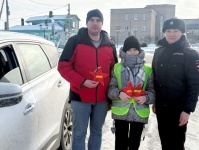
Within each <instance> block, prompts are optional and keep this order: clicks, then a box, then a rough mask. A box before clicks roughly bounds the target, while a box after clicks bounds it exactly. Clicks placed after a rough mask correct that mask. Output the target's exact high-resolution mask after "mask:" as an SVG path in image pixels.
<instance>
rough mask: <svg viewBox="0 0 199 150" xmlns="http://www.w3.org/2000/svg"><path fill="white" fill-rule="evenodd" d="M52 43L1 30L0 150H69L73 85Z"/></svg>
mask: <svg viewBox="0 0 199 150" xmlns="http://www.w3.org/2000/svg"><path fill="white" fill-rule="evenodd" d="M58 59H59V53H58V51H57V48H56V47H55V45H54V43H52V42H50V41H47V40H45V39H44V38H41V37H38V36H33V35H29V34H22V33H14V32H5V31H0V149H1V150H42V149H43V150H47V149H51V150H56V149H58V148H60V149H63V150H71V138H72V110H71V107H70V105H69V104H68V93H69V83H68V82H66V81H65V80H64V79H63V78H62V77H61V76H60V74H59V73H58V71H57V61H58Z"/></svg>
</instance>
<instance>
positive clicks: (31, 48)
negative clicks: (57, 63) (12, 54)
mask: <svg viewBox="0 0 199 150" xmlns="http://www.w3.org/2000/svg"><path fill="white" fill-rule="evenodd" d="M17 45H18V48H19V52H20V54H21V55H22V57H23V60H24V62H25V64H26V68H27V71H28V75H29V78H30V80H31V79H34V78H36V77H37V76H39V75H41V74H43V73H45V72H47V71H48V70H50V69H51V66H50V63H49V60H48V58H47V56H46V54H45V53H44V51H43V50H42V48H41V47H40V45H36V44H17Z"/></svg>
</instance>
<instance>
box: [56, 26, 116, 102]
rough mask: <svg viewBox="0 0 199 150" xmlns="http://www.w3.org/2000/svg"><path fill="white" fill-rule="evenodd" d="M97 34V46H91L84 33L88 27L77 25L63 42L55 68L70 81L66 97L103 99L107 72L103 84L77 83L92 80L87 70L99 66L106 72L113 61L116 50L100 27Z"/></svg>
mask: <svg viewBox="0 0 199 150" xmlns="http://www.w3.org/2000/svg"><path fill="white" fill-rule="evenodd" d="M101 37H102V41H101V43H100V46H99V47H98V48H95V47H94V46H93V44H92V42H91V40H90V38H89V36H88V30H87V29H86V28H81V29H80V30H79V32H78V34H77V35H75V36H73V37H71V38H70V39H69V40H68V42H67V43H66V45H65V48H64V50H63V53H62V55H61V57H60V60H59V63H58V71H59V72H60V74H61V76H62V77H63V78H64V79H66V80H67V81H68V82H70V97H69V98H70V100H77V101H82V102H94V103H96V102H103V101H106V100H107V89H108V85H109V81H110V76H108V77H106V78H105V79H104V86H103V85H101V84H100V83H99V84H98V86H97V87H96V88H87V87H84V86H81V85H82V83H83V82H84V81H85V80H86V79H89V80H93V76H92V75H91V74H90V73H89V72H94V71H95V70H96V68H97V67H101V68H102V72H103V73H107V74H109V75H110V71H111V69H112V67H113V66H114V64H115V63H116V62H117V56H116V50H115V48H113V45H112V43H111V42H110V40H109V38H108V36H107V33H106V32H105V31H102V32H101Z"/></svg>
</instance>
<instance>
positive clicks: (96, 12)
mask: <svg viewBox="0 0 199 150" xmlns="http://www.w3.org/2000/svg"><path fill="white" fill-rule="evenodd" d="M92 17H99V18H100V20H101V21H102V23H103V21H104V18H103V15H102V13H101V11H100V10H99V9H93V10H90V11H89V12H88V13H87V17H86V24H87V23H88V21H89V20H90V19H91V18H92Z"/></svg>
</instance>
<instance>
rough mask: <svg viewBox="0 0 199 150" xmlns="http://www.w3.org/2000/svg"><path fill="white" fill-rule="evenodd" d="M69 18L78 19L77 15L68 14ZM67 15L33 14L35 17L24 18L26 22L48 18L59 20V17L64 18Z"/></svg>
mask: <svg viewBox="0 0 199 150" xmlns="http://www.w3.org/2000/svg"><path fill="white" fill-rule="evenodd" d="M70 16H71V18H74V17H76V18H77V19H79V18H78V17H77V15H70ZM66 18H67V15H53V17H51V18H49V16H48V15H47V16H35V17H30V18H28V19H27V20H26V22H32V21H36V20H48V19H54V20H59V19H60V20H61V19H66Z"/></svg>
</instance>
